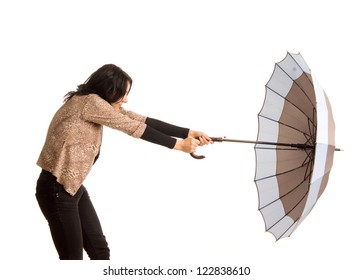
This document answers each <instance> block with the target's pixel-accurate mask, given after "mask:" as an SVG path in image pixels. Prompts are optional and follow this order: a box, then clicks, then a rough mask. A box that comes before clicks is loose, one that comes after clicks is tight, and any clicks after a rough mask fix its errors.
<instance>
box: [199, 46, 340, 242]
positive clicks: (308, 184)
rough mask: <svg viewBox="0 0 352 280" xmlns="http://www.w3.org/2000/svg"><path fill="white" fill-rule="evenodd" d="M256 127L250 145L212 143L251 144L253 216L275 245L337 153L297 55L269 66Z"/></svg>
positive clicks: (318, 188)
mask: <svg viewBox="0 0 352 280" xmlns="http://www.w3.org/2000/svg"><path fill="white" fill-rule="evenodd" d="M258 123H259V130H258V137H257V140H256V141H247V140H234V139H226V138H222V137H214V138H212V139H213V141H218V142H239V143H253V144H255V153H256V172H255V183H256V186H257V190H258V197H259V211H260V212H261V214H262V216H263V219H264V222H265V228H266V231H269V232H270V233H272V234H273V235H274V236H275V238H276V240H279V239H281V238H283V237H287V236H290V235H291V234H292V233H293V231H294V230H295V229H296V228H297V226H298V225H299V224H300V223H301V222H302V221H303V220H304V219H305V218H306V216H307V215H308V214H309V213H310V211H311V210H312V208H313V207H314V205H315V203H316V202H317V200H318V199H319V197H320V196H321V194H322V193H323V192H324V190H325V187H326V185H327V182H328V178H329V174H330V170H331V168H332V164H333V157H334V152H335V151H338V150H340V149H337V148H335V124H334V120H333V115H332V110H331V106H330V102H329V99H328V97H327V95H326V93H325V92H324V90H323V89H322V87H321V86H320V85H319V83H318V81H317V80H316V78H315V77H314V75H312V73H311V70H310V69H309V67H308V65H307V63H306V62H305V61H304V59H303V57H302V56H301V54H292V53H287V55H286V57H285V58H284V59H283V60H282V61H281V62H279V63H276V64H275V68H274V72H273V74H272V76H271V78H270V80H269V81H268V83H267V84H266V96H265V101H264V104H263V107H262V109H261V111H260V112H259V114H258ZM193 156H195V157H196V158H203V156H197V155H193Z"/></svg>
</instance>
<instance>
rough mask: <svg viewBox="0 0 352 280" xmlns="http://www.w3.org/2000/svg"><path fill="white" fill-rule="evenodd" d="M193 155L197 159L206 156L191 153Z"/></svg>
mask: <svg viewBox="0 0 352 280" xmlns="http://www.w3.org/2000/svg"><path fill="white" fill-rule="evenodd" d="M190 155H191V157H193V158H195V159H203V158H205V156H202V155H196V154H195V153H190Z"/></svg>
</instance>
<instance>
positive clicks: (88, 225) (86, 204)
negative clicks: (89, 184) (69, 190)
mask: <svg viewBox="0 0 352 280" xmlns="http://www.w3.org/2000/svg"><path fill="white" fill-rule="evenodd" d="M81 189H82V191H83V193H82V196H81V199H80V201H79V204H78V207H79V215H80V220H81V227H82V235H83V247H84V249H85V251H86V252H87V254H88V256H89V258H90V259H91V260H109V258H110V250H109V247H108V243H107V242H106V239H105V236H104V234H103V230H102V228H101V225H100V221H99V218H98V215H97V213H96V211H95V209H94V206H93V204H92V202H91V200H90V198H89V194H88V192H87V190H86V188H85V187H84V186H81Z"/></svg>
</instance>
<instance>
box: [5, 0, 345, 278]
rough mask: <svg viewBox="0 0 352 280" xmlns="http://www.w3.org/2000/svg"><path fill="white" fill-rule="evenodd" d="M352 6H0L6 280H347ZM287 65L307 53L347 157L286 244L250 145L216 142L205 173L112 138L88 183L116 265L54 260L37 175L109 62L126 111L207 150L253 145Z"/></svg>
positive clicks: (339, 158) (179, 158)
mask: <svg viewBox="0 0 352 280" xmlns="http://www.w3.org/2000/svg"><path fill="white" fill-rule="evenodd" d="M348 2H349V1H342V0H335V1H309V0H305V1H303V0H302V1H301V0H297V1H282V0H281V1H279V0H278V1H274V0H270V1H261V0H252V1H225V0H218V1H207V0H204V1H192V0H187V1H184V0H177V1H161V0H160V1H157V0H148V1H135V0H128V1H127V0H126V1H118V0H116V1H107V0H100V1H89V0H86V1H63V0H61V1H38V0H32V1H21V0H17V1H16V0H14V1H11V2H10V1H6V3H5V1H2V2H1V4H0V30H1V33H0V36H1V43H0V48H1V51H0V71H1V72H0V77H1V100H2V102H1V107H2V108H1V111H0V114H1V139H0V141H1V156H2V160H1V164H2V167H1V181H2V183H1V188H2V191H1V194H2V195H1V203H0V205H1V206H0V207H1V209H0V210H1V211H0V215H1V231H0V232H1V233H0V234H1V237H0V238H1V239H0V242H1V256H2V265H1V267H2V268H1V270H0V271H1V272H0V274H4V275H5V274H7V275H8V276H7V277H6V279H26V277H28V278H32V277H35V276H39V277H41V276H43V277H44V276H45V277H49V278H50V279H64V278H65V279H78V278H77V277H85V278H87V279H106V278H107V277H108V278H109V276H103V272H102V271H103V269H104V268H106V267H107V266H108V265H110V266H111V267H114V268H119V267H121V266H127V267H130V268H140V267H144V266H146V267H150V268H154V267H157V266H158V265H160V266H162V267H164V268H187V269H189V270H191V269H193V271H194V272H193V276H192V275H191V276H187V277H181V276H179V277H175V279H182V278H184V279H202V278H203V277H201V276H196V275H195V270H196V268H197V267H199V266H248V267H250V268H251V275H250V276H246V277H244V276H243V279H286V280H289V279H300V278H304V279H319V278H321V277H325V278H324V279H331V278H334V279H348V278H349V277H350V275H351V272H350V258H349V256H350V254H351V250H352V242H351V234H352V232H351V226H350V222H351V219H350V213H351V209H350V199H351V194H352V192H351V183H350V182H349V172H350V166H351V164H350V162H349V159H350V158H351V151H350V146H349V145H348V143H349V141H348V140H349V138H348V137H349V135H350V133H349V129H350V127H351V126H350V122H351V116H350V115H349V113H350V111H351V109H350V105H351V87H350V80H351V64H352V55H351V49H352V45H351V40H350V36H349V34H350V28H351V26H352V18H351V15H350V10H349V8H348V5H347V4H348ZM286 51H290V52H294V53H297V52H300V53H301V54H302V55H303V57H304V58H305V60H306V61H307V63H308V65H309V66H310V68H311V69H312V71H313V72H314V74H315V76H316V77H317V79H318V80H319V82H320V84H321V85H322V86H323V88H324V89H325V91H326V92H327V94H328V96H329V98H330V101H331V105H332V108H333V111H334V117H335V123H336V144H337V146H339V147H341V148H344V150H345V151H344V152H339V153H336V154H335V164H334V167H333V169H332V172H331V176H330V181H329V184H328V187H327V189H326V191H325V193H324V194H323V196H322V197H321V199H320V200H319V201H318V203H317V205H316V207H315V208H314V209H313V211H312V212H311V214H310V215H309V216H308V217H307V218H306V220H305V221H304V222H303V223H302V224H301V226H300V227H299V228H298V229H297V230H296V231H295V232H294V233H293V235H292V236H291V237H290V238H286V239H283V240H280V241H278V242H275V238H274V237H273V236H272V235H271V234H270V233H266V232H265V231H264V222H263V220H262V217H261V214H260V212H259V211H258V210H257V204H258V198H257V191H256V187H255V183H254V182H253V178H254V169H255V154H254V149H253V145H251V144H231V143H216V144H214V145H212V146H210V147H205V148H201V149H199V150H198V153H204V154H205V155H206V156H207V158H206V159H204V160H202V161H197V160H194V159H192V158H191V157H190V156H189V155H187V154H184V153H181V152H176V151H172V150H168V149H166V148H164V147H161V146H157V145H153V144H150V143H147V142H144V141H142V140H136V139H133V138H131V137H129V136H127V135H124V134H122V133H121V132H118V131H113V130H111V129H108V128H106V129H105V130H104V140H103V147H102V151H101V152H102V154H101V157H100V159H99V161H98V162H97V163H96V165H95V166H94V168H93V170H92V172H91V173H90V175H89V177H88V178H87V180H86V182H85V185H86V187H87V188H88V190H89V192H90V195H91V199H92V200H93V203H94V205H95V207H96V210H97V212H98V214H99V217H100V219H101V223H102V225H103V229H104V232H105V235H106V236H107V240H108V242H109V246H110V249H111V261H109V262H99V261H97V262H89V261H84V262H60V261H58V257H57V253H56V251H55V249H54V245H53V243H52V241H51V236H50V233H49V229H48V226H47V223H46V221H45V219H44V217H43V216H42V214H41V212H40V210H39V207H38V205H37V202H36V200H35V197H34V192H35V184H36V179H37V177H38V174H39V172H40V169H39V167H37V166H36V165H35V163H36V160H37V157H38V155H39V152H40V150H41V147H42V145H43V142H44V139H45V135H46V131H47V127H48V125H49V122H50V120H51V118H52V116H53V114H54V113H55V111H56V110H57V109H58V108H59V106H60V105H61V104H62V100H63V95H64V94H66V93H67V92H68V91H71V90H75V88H76V86H77V85H78V84H80V83H83V82H84V81H85V79H86V78H87V77H88V76H89V75H90V74H91V73H92V72H93V71H95V70H96V69H97V68H98V67H100V66H102V65H103V64H105V63H114V64H116V65H119V66H121V67H122V68H123V69H124V70H126V71H127V72H128V73H129V74H130V75H131V76H132V78H133V79H134V85H133V88H132V91H131V93H130V98H129V103H128V104H127V105H126V108H127V109H131V110H133V111H136V112H138V113H141V114H145V115H148V116H151V117H155V118H159V119H161V120H164V121H167V122H171V123H174V124H177V125H180V126H186V127H191V128H192V129H197V130H203V131H204V132H206V133H208V134H209V135H211V136H225V135H226V136H227V137H229V138H238V139H249V140H255V139H256V134H257V129H258V125H257V114H258V112H259V110H260V109H261V105H262V102H263V100H264V96H265V84H266V82H267V81H268V80H269V78H270V76H271V73H272V71H273V69H274V63H275V62H278V61H280V60H282V59H283V58H284V56H285V55H286ZM85 259H88V258H87V256H85ZM111 277H112V276H110V278H111ZM115 278H116V277H115ZM125 278H126V279H132V278H133V277H131V278H129V277H125ZM125 278H123V279H125ZM135 278H138V277H135ZM139 278H140V279H142V278H144V277H141V276H140V277H139ZM159 278H160V277H155V279H159ZM164 278H167V279H171V278H172V277H169V278H168V277H164ZM211 278H212V279H226V278H227V277H225V276H218V277H211ZM148 279H152V277H150V278H148ZM160 279H161V278H160ZM204 279H209V277H204Z"/></svg>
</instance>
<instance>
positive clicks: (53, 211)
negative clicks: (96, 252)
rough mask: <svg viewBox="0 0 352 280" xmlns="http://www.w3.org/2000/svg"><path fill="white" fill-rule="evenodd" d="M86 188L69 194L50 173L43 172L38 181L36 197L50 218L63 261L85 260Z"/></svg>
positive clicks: (50, 224)
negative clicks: (82, 206) (83, 206)
mask: <svg viewBox="0 0 352 280" xmlns="http://www.w3.org/2000/svg"><path fill="white" fill-rule="evenodd" d="M82 193H83V190H79V191H78V192H77V193H76V195H75V196H71V195H70V194H68V193H67V192H66V191H65V190H64V188H63V186H62V185H61V184H59V183H58V182H57V181H56V178H55V177H54V176H53V175H52V174H51V173H49V172H46V171H43V172H42V173H41V174H40V176H39V179H38V181H37V189H36V198H37V201H38V203H39V206H40V208H41V210H42V212H43V214H44V216H45V218H46V219H47V221H48V223H49V227H50V231H51V235H52V238H53V241H54V244H55V247H56V250H57V252H58V254H59V257H60V259H61V260H81V259H83V236H82V230H81V222H80V216H79V210H78V203H79V200H80V198H81V196H82Z"/></svg>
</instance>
